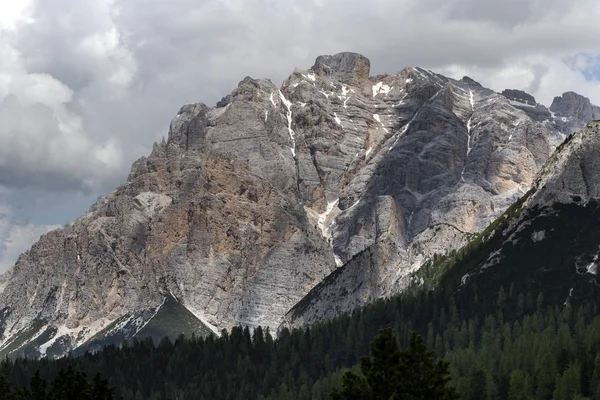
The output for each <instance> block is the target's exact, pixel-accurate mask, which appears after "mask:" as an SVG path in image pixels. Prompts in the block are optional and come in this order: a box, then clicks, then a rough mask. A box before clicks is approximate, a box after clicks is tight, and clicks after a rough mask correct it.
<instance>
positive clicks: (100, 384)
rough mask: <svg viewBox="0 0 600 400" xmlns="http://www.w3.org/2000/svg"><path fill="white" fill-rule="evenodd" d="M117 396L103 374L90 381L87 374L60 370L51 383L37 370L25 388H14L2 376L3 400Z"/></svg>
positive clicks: (83, 399) (0, 394)
mask: <svg viewBox="0 0 600 400" xmlns="http://www.w3.org/2000/svg"><path fill="white" fill-rule="evenodd" d="M114 393H115V389H114V388H112V387H110V386H108V381H107V380H106V379H103V378H102V377H100V375H96V376H94V379H93V380H92V381H91V382H89V381H88V379H87V377H86V375H85V374H84V373H81V372H79V371H73V369H72V368H71V367H68V368H67V369H64V370H61V371H59V372H58V373H57V374H56V376H55V377H54V379H53V380H52V381H51V382H47V381H46V380H44V379H43V378H41V377H40V374H39V372H38V371H36V372H35V373H34V374H33V376H32V377H31V379H30V380H29V385H26V386H23V387H15V386H14V385H13V384H12V383H11V382H9V381H8V380H7V379H6V377H5V376H0V400H113V398H114Z"/></svg>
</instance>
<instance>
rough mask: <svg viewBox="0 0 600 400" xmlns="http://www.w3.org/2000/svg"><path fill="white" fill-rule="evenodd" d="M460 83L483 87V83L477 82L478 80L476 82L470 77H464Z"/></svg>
mask: <svg viewBox="0 0 600 400" xmlns="http://www.w3.org/2000/svg"><path fill="white" fill-rule="evenodd" d="M460 81H461V82H463V83H466V84H467V85H472V86H478V87H483V86H482V85H481V83H479V82H477V81H476V80H474V79H473V78H471V77H468V76H463V77H462V79H461V80H460Z"/></svg>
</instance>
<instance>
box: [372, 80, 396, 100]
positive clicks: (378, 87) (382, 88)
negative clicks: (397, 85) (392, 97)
mask: <svg viewBox="0 0 600 400" xmlns="http://www.w3.org/2000/svg"><path fill="white" fill-rule="evenodd" d="M392 89H393V87H389V86H388V85H385V84H384V83H383V82H379V83H377V84H375V85H373V87H372V90H373V97H375V96H377V95H378V94H380V93H383V94H385V95H386V97H387V95H388V93H390V90H392Z"/></svg>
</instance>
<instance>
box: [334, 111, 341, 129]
mask: <svg viewBox="0 0 600 400" xmlns="http://www.w3.org/2000/svg"><path fill="white" fill-rule="evenodd" d="M333 116H334V117H335V123H336V124H338V125H339V126H342V120H341V119H340V117H338V116H337V113H333Z"/></svg>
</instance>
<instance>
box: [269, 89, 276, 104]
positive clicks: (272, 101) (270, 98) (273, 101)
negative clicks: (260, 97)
mask: <svg viewBox="0 0 600 400" xmlns="http://www.w3.org/2000/svg"><path fill="white" fill-rule="evenodd" d="M269 100H271V104H273V107H277V105H276V104H275V100H273V92H271V95H270V96H269Z"/></svg>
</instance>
